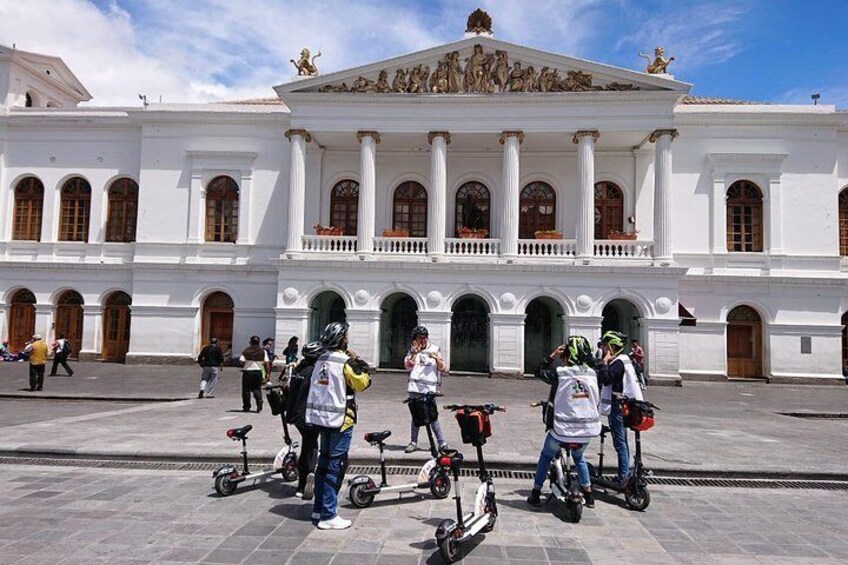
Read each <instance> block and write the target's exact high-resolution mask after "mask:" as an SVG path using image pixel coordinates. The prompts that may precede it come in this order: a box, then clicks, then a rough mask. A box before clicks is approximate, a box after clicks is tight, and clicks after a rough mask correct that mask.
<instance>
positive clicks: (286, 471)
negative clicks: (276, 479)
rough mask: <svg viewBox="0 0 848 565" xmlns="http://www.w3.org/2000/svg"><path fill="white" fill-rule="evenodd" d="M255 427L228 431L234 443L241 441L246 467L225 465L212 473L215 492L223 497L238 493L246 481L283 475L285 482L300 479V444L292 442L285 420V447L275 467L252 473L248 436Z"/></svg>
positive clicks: (278, 455)
mask: <svg viewBox="0 0 848 565" xmlns="http://www.w3.org/2000/svg"><path fill="white" fill-rule="evenodd" d="M252 429H253V426H252V425H250V424H248V425H246V426H244V427H241V428H232V429H229V430H227V437H228V438H230V439H231V440H233V441H239V440H241V445H242V450H241V455H242V460H243V463H244V467H243V468H242V469H241V470H239V468H238V466H236V465H224V466H222V467H219V468H218V469H216V470H215V471H213V472H212V479H213V485H214V487H215V491H216V492H217V493H218V494H219V495H221V496H229V495H231V494H233V493H234V492H235V491H236V488H238V486H239V485H240V484H241V483H243V482H245V481H253V482H254V484H255V483H256V481H259V480H264V479H266V478H268V477H273V476H274V475H277V474H279V475H281V476H282V478H283V480H285V481H287V482H291V481H296V480H297V477H298V471H297V452H296V449H297V448H298V443H297V442H296V441H292V440H291V437H290V436H289V429H288V425H286V421H285V419H283V435H284V439H285V443H286V445H285V447H283V448H282V449H280V451H279V452H278V453H277V456H276V457H275V458H274V465H273V466H272V467H271V468H266V469H264V470H262V471H259V472H253V473H251V472H250V468H249V466H248V461H247V434H248V433H249V432H250V430H252Z"/></svg>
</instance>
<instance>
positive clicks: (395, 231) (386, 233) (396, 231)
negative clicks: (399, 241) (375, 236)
mask: <svg viewBox="0 0 848 565" xmlns="http://www.w3.org/2000/svg"><path fill="white" fill-rule="evenodd" d="M383 237H409V230H407V229H403V228H392V229H389V230H383Z"/></svg>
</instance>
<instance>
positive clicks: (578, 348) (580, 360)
mask: <svg viewBox="0 0 848 565" xmlns="http://www.w3.org/2000/svg"><path fill="white" fill-rule="evenodd" d="M565 358H566V360H567V361H568V363H569V365H587V364H589V361H591V359H592V346H591V345H590V344H589V340H588V339H586V338H585V337H583V336H582V335H573V336H570V337H569V338H568V339H567V340H566V341H565Z"/></svg>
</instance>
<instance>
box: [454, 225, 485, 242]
mask: <svg viewBox="0 0 848 565" xmlns="http://www.w3.org/2000/svg"><path fill="white" fill-rule="evenodd" d="M458 233H459V238H460V239H486V238H487V237H488V236H489V230H487V229H485V228H480V229H474V228H468V227H465V226H462V227H461V228H459V232H458Z"/></svg>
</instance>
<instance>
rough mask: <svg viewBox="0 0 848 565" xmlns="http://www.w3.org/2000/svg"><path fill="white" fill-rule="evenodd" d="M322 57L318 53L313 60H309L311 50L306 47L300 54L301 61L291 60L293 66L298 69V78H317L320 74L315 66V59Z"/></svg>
mask: <svg viewBox="0 0 848 565" xmlns="http://www.w3.org/2000/svg"><path fill="white" fill-rule="evenodd" d="M320 56H321V52H320V51H318V53H316V54H315V55H314V56H313V57H312V59H311V60H310V59H309V49H307V48H306V47H304V48H303V49H302V50H301V52H300V59H298V60H297V61H295V60H294V59H289V61H291V62H292V64H293V65H294V66H295V68H296V69H297V75H298V76H315V75H317V74H318V67H317V66H316V65H315V59H317V58H318V57H320Z"/></svg>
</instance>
